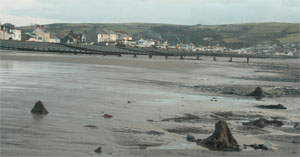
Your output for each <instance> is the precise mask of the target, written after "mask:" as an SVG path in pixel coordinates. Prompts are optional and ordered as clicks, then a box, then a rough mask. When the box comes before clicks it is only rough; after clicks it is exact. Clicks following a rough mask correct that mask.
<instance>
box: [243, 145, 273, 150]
mask: <svg viewBox="0 0 300 157" xmlns="http://www.w3.org/2000/svg"><path fill="white" fill-rule="evenodd" d="M245 146H249V147H252V148H254V149H255V150H257V149H262V150H268V149H269V147H268V146H267V145H266V144H250V145H245Z"/></svg>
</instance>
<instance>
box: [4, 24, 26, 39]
mask: <svg viewBox="0 0 300 157" xmlns="http://www.w3.org/2000/svg"><path fill="white" fill-rule="evenodd" d="M21 38H22V36H21V30H18V29H15V26H14V25H12V24H10V23H6V24H3V25H1V24H0V39H1V40H19V41H21Z"/></svg>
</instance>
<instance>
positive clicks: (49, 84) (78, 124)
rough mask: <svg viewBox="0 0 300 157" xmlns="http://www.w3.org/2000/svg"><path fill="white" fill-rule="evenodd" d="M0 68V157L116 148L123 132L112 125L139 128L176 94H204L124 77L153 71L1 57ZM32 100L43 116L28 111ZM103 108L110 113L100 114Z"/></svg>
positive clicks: (174, 101)
mask: <svg viewBox="0 0 300 157" xmlns="http://www.w3.org/2000/svg"><path fill="white" fill-rule="evenodd" d="M0 69H1V71H0V83H1V84H0V91H1V105H0V109H1V156H2V155H3V156H20V155H22V156H45V155H53V156H86V155H93V154H94V153H93V150H94V149H95V148H97V147H98V146H102V147H104V148H105V151H106V152H116V151H118V150H119V149H122V148H121V147H122V146H119V145H117V143H120V140H122V138H123V137H122V138H119V137H117V136H116V135H114V133H113V132H112V131H111V130H112V129H121V128H123V127H137V128H138V127H140V128H142V127H143V125H144V124H143V123H144V122H145V121H146V120H147V118H151V115H153V114H154V115H155V111H157V112H159V111H160V110H164V109H165V110H169V109H168V108H169V107H171V106H173V105H174V104H176V105H177V104H179V103H181V101H182V100H181V99H182V98H181V97H184V98H185V99H186V100H192V101H197V100H201V99H202V100H203V99H207V101H208V100H209V99H210V97H208V96H199V95H198V96H197V95H193V94H189V93H187V94H184V93H180V92H170V90H169V88H167V87H161V86H155V85H151V86H149V85H147V84H141V83H136V82H128V81H126V80H128V79H130V80H143V79H147V78H151V77H157V75H160V73H159V72H157V71H155V70H147V73H145V72H144V71H145V69H139V68H129V67H120V66H109V65H94V64H72V63H57V62H32V61H11V60H1V62H0ZM174 98H178V99H174ZM38 100H42V101H43V102H44V104H45V106H46V108H47V109H48V111H49V112H50V113H49V114H48V115H45V116H35V115H32V114H31V113H30V110H31V108H32V107H33V104H34V103H35V102H36V101H38ZM128 100H131V101H132V100H133V104H132V105H129V104H128V103H127V101H128ZM155 106H156V107H155ZM157 106H160V107H159V109H157ZM148 112H150V113H149V115H147V113H148ZM161 112H163V111H161ZM104 113H108V114H112V115H113V116H114V118H113V119H111V120H109V119H104V118H103V117H102V116H103V114H104ZM157 114H160V113H157ZM140 123H141V124H140ZM84 125H95V126H97V128H96V129H90V128H85V127H83V126H84ZM150 128H151V127H150ZM124 139H125V141H126V138H124Z"/></svg>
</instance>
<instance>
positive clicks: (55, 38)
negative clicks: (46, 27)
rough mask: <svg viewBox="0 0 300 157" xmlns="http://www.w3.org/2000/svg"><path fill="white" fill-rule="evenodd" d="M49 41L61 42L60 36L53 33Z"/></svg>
mask: <svg viewBox="0 0 300 157" xmlns="http://www.w3.org/2000/svg"><path fill="white" fill-rule="evenodd" d="M49 42H50V43H60V38H58V37H57V36H55V35H51V37H50V40H49Z"/></svg>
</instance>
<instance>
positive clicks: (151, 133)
mask: <svg viewBox="0 0 300 157" xmlns="http://www.w3.org/2000/svg"><path fill="white" fill-rule="evenodd" d="M146 134H148V135H156V136H160V135H164V134H165V133H163V132H158V131H154V130H151V131H148V132H146Z"/></svg>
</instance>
